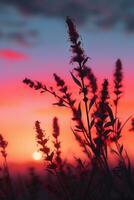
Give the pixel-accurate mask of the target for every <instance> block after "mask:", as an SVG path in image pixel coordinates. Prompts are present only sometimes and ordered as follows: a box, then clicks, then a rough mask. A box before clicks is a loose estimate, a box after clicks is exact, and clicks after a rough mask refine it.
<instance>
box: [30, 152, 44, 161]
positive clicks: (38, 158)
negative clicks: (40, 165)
mask: <svg viewBox="0 0 134 200" xmlns="http://www.w3.org/2000/svg"><path fill="white" fill-rule="evenodd" d="M32 157H33V159H34V160H41V158H42V154H41V153H40V152H38V151H35V152H34V153H33V155H32Z"/></svg>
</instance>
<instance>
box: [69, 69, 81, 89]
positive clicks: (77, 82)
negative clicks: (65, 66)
mask: <svg viewBox="0 0 134 200" xmlns="http://www.w3.org/2000/svg"><path fill="white" fill-rule="evenodd" d="M70 73H71V76H72V78H73V80H74V82H75V83H76V84H77V85H78V86H79V87H81V88H82V86H81V83H80V81H79V80H78V79H77V78H76V77H75V76H74V75H73V73H72V72H70Z"/></svg>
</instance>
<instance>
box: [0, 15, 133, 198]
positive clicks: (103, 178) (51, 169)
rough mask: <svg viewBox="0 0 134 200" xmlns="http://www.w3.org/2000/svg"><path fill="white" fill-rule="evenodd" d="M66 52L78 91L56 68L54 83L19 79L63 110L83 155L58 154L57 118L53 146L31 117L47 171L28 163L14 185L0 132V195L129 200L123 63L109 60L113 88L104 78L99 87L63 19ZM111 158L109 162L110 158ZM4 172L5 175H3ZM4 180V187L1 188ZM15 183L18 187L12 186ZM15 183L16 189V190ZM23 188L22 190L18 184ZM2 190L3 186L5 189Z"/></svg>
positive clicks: (130, 183) (76, 35)
mask: <svg viewBox="0 0 134 200" xmlns="http://www.w3.org/2000/svg"><path fill="white" fill-rule="evenodd" d="M66 24H67V28H68V35H69V41H70V49H71V52H72V57H71V60H70V64H73V69H72V71H71V72H70V76H71V78H72V81H73V82H74V84H75V86H76V89H78V92H79V96H75V95H74V94H73V92H70V89H69V87H68V85H67V84H66V82H65V80H63V79H62V78H61V77H60V76H59V75H57V74H56V73H54V74H53V77H54V81H55V83H56V86H55V88H54V87H52V86H47V85H45V84H44V83H42V82H40V81H33V80H31V79H29V78H25V79H24V80H23V83H25V84H26V85H28V86H29V87H30V88H32V89H34V90H37V91H39V92H40V93H42V94H44V93H49V94H50V95H52V96H54V97H55V100H56V102H55V103H54V105H55V106H58V107H59V109H60V107H64V108H65V109H69V110H70V112H71V114H72V117H71V120H72V121H73V123H72V124H73V125H72V126H71V127H70V128H71V131H72V134H73V136H74V140H76V141H77V142H78V144H79V146H80V148H81V150H82V152H83V154H84V155H85V156H86V158H85V159H83V158H80V157H79V155H77V157H75V158H74V163H70V162H69V161H67V160H66V159H65V158H64V157H63V155H62V145H64V144H62V145H61V141H60V139H59V136H60V134H61V133H60V126H59V122H58V118H57V117H54V118H53V133H52V137H53V141H52V144H53V148H52V145H51V148H50V146H49V145H50V143H49V139H48V135H47V134H46V133H45V131H44V130H43V129H42V127H41V123H40V122H39V121H38V120H37V121H36V122H35V130H36V142H37V144H38V147H39V151H40V152H41V153H42V155H43V162H44V168H45V170H46V172H47V174H44V175H43V176H42V177H39V176H38V175H37V174H36V171H35V170H34V168H31V169H30V170H29V175H30V179H27V178H22V180H21V181H20V180H19V181H18V180H17V182H18V184H17V185H18V187H17V186H16V187H14V181H12V180H11V177H10V175H9V171H8V165H7V160H6V158H7V153H6V147H7V142H6V141H5V140H4V138H3V137H2V135H0V148H1V153H2V157H3V160H4V165H3V172H2V178H1V180H0V186H1V187H0V199H2V200H5V199H6V200H8V199H9V200H19V199H20V200H21V199H26V200H27V199H35V200H42V199H46V198H48V199H57V200H83V199H84V200H102V199H103V200H107V199H109V200H131V199H134V174H133V167H132V164H131V160H130V158H129V156H128V153H127V151H126V149H125V147H124V145H123V144H122V142H121V140H120V139H121V137H122V134H123V130H124V127H125V125H126V124H127V122H128V120H130V119H131V118H132V117H131V116H130V117H129V118H128V119H126V121H125V122H122V121H121V120H120V118H119V109H118V108H119V104H120V100H121V98H122V94H123V83H122V82H123V66H122V62H121V60H120V59H117V61H116V62H115V70H114V74H113V88H114V89H113V91H112V92H111V91H109V81H108V79H104V80H103V82H102V85H101V88H100V86H99V85H98V81H97V78H96V76H95V75H94V73H93V70H92V69H91V68H90V67H88V62H89V61H90V58H89V57H88V56H87V55H86V53H85V51H84V49H83V47H82V43H81V39H80V35H79V33H78V31H77V29H76V26H75V23H74V22H73V20H72V19H71V18H69V17H67V18H66ZM129 131H134V118H132V119H131V127H130V128H129ZM111 159H113V160H114V165H111V164H110V163H111V162H110V160H111ZM4 174H5V176H3V175H4ZM5 184H6V187H5ZM16 188H18V189H16ZM20 188H21V189H20ZM22 188H23V189H22ZM5 189H6V190H8V191H5Z"/></svg>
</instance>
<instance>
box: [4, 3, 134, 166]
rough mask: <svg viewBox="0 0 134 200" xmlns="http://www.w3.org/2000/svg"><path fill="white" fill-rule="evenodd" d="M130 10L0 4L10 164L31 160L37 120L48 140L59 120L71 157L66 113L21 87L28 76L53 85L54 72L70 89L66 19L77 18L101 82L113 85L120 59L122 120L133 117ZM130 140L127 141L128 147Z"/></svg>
mask: <svg viewBox="0 0 134 200" xmlns="http://www.w3.org/2000/svg"><path fill="white" fill-rule="evenodd" d="M9 2H10V5H9ZM55 2H56V3H55ZM72 2H73V3H72ZM92 2H93V3H92ZM100 2H101V3H100ZM107 2H108V3H107ZM111 2H112V4H111ZM133 7H134V1H133V0H128V1H126V0H122V1H120V0H119V1H118V2H117V1H111V0H108V1H105V0H101V1H99V0H95V1H90V0H83V1H82V0H75V1H69V0H65V1H58V3H57V1H48V0H34V1H33V0H30V1H23V0H19V1H14V0H10V1H8V0H0V92H1V98H0V111H1V114H0V133H2V134H3V136H4V137H5V138H6V139H7V140H8V142H9V146H8V154H9V157H8V159H9V161H11V162H18V163H21V162H27V161H31V160H32V154H33V152H34V151H36V149H37V147H36V142H35V129H34V122H35V121H36V120H39V121H41V122H42V128H43V129H45V130H46V133H47V134H48V135H49V134H51V133H52V119H53V117H54V116H57V117H59V122H60V124H61V140H62V144H64V147H63V149H64V151H65V152H66V153H69V152H73V149H72V148H71V146H72V145H73V144H74V143H73V136H72V133H71V131H70V129H69V127H70V118H69V113H68V112H67V111H64V109H61V111H60V112H59V108H57V107H54V106H52V104H51V103H52V102H55V101H54V99H53V98H51V96H49V95H47V94H45V95H44V94H40V93H39V92H37V91H34V90H31V89H30V88H28V87H26V85H24V84H23V83H22V80H23V79H24V78H25V77H28V78H31V79H33V80H39V81H43V82H44V83H46V84H48V85H53V76H52V74H53V73H54V72H56V73H57V74H59V75H60V76H61V77H63V78H65V79H66V80H67V83H68V84H69V87H70V88H72V89H73V84H72V82H71V78H70V75H69V71H71V69H72V66H71V65H70V63H69V62H70V56H71V52H69V48H70V47H69V45H70V44H69V41H68V34H67V27H66V24H65V17H66V16H70V17H73V18H74V19H75V21H76V23H77V29H78V30H79V33H80V35H81V37H82V42H83V46H84V49H85V52H86V54H87V55H88V56H89V57H90V58H91V60H89V65H90V66H91V67H92V69H93V71H94V73H95V75H96V76H97V77H98V79H99V80H100V82H102V80H103V78H105V77H106V78H109V79H110V80H112V73H113V70H114V65H115V61H116V60H117V59H118V58H120V59H121V60H122V63H123V66H124V91H125V92H124V99H123V101H122V104H121V117H122V118H123V120H125V119H126V118H127V117H129V116H130V115H131V114H134V113H133V111H134V93H133V87H134V78H133V76H134V66H133V63H134V55H133V53H134V9H132V8H133ZM124 137H125V136H124ZM131 138H132V136H131V135H130V136H129V139H126V143H127V144H128V141H129V142H130V140H131ZM127 140H128V141H127ZM132 146H133V145H131V144H129V145H128V148H130V149H131V147H132Z"/></svg>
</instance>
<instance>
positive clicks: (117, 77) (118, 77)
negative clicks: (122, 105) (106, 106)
mask: <svg viewBox="0 0 134 200" xmlns="http://www.w3.org/2000/svg"><path fill="white" fill-rule="evenodd" d="M122 79H123V73H122V63H121V60H120V59H118V60H117V61H116V66H115V72H114V93H115V95H116V98H115V100H114V104H115V106H117V104H118V101H119V99H120V97H121V94H122Z"/></svg>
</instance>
